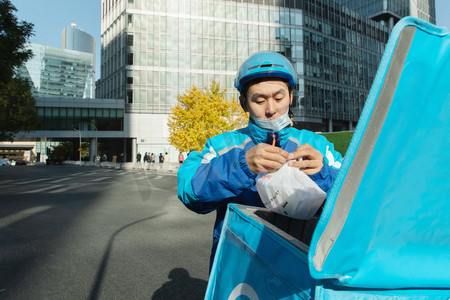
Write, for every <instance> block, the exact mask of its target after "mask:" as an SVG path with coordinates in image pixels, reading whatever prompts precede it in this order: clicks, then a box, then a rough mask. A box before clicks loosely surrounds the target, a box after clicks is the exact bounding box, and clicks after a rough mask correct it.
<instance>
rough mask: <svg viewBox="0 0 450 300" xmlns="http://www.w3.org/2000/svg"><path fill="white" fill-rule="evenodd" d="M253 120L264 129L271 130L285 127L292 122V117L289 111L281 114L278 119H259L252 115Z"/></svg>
mask: <svg viewBox="0 0 450 300" xmlns="http://www.w3.org/2000/svg"><path fill="white" fill-rule="evenodd" d="M252 120H253V122H254V123H255V124H256V125H258V127H261V128H262V129H265V130H269V131H275V132H276V131H280V130H281V129H283V128H284V127H286V126H288V125H289V124H291V119H290V118H289V113H288V111H287V112H286V113H285V114H283V115H281V116H279V117H278V118H276V119H272V120H267V119H258V118H254V117H252Z"/></svg>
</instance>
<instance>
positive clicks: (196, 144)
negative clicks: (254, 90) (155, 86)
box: [168, 81, 248, 152]
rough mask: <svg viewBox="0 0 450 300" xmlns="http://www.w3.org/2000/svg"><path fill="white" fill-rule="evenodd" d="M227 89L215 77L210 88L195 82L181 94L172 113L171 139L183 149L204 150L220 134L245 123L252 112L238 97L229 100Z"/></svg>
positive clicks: (176, 146) (243, 125)
mask: <svg viewBox="0 0 450 300" xmlns="http://www.w3.org/2000/svg"><path fill="white" fill-rule="evenodd" d="M225 95H226V89H223V90H222V89H220V84H219V83H216V82H215V81H213V82H212V83H211V86H210V87H209V88H204V89H198V88H197V87H196V86H193V87H192V88H191V89H190V90H187V91H186V93H185V94H183V95H178V97H177V101H178V104H177V105H176V106H175V107H173V108H172V114H171V115H170V116H169V122H168V127H169V141H170V143H171V144H172V145H173V146H174V147H175V148H177V149H178V150H179V151H182V152H185V151H189V150H194V151H200V150H202V148H203V146H204V145H205V143H206V140H207V139H208V138H210V137H213V136H215V135H217V134H220V133H223V132H227V131H232V130H235V129H238V128H242V127H245V126H246V125H247V122H248V116H247V114H246V113H245V112H244V110H243V109H242V108H241V106H240V105H239V103H238V101H237V100H236V99H235V98H234V97H233V99H232V100H231V101H230V100H227V99H226V97H225Z"/></svg>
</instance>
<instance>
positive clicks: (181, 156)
mask: <svg viewBox="0 0 450 300" xmlns="http://www.w3.org/2000/svg"><path fill="white" fill-rule="evenodd" d="M178 162H179V163H180V165H181V164H182V163H183V162H184V155H183V153H181V152H180V154H178Z"/></svg>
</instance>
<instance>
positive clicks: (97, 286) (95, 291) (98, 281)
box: [89, 213, 163, 300]
mask: <svg viewBox="0 0 450 300" xmlns="http://www.w3.org/2000/svg"><path fill="white" fill-rule="evenodd" d="M162 215H163V214H162V213H161V214H157V215H154V216H151V217H148V218H144V219H141V220H138V221H135V222H132V223H130V224H127V225H125V226H123V227H122V228H120V229H119V230H117V231H116V232H114V234H113V235H112V236H111V238H110V239H109V242H108V247H107V249H106V252H105V254H103V259H102V263H101V265H100V267H99V269H98V271H97V276H96V277H95V282H94V286H93V287H92V289H91V294H90V295H89V299H90V300H95V299H98V298H99V296H100V292H101V287H102V282H103V277H104V275H105V271H106V267H107V265H108V260H109V256H110V254H111V249H112V246H113V244H114V240H115V238H116V237H117V235H118V234H119V233H121V232H122V231H123V230H125V229H127V228H129V227H131V226H133V225H136V224H138V223H141V222H145V221H148V220H151V219H155V218H158V217H160V216H162Z"/></svg>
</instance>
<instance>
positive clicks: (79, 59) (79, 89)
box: [18, 44, 94, 98]
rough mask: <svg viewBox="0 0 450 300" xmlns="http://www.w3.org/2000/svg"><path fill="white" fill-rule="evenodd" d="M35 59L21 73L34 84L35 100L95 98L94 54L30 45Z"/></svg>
mask: <svg viewBox="0 0 450 300" xmlns="http://www.w3.org/2000/svg"><path fill="white" fill-rule="evenodd" d="M28 47H29V48H30V49H31V50H32V51H33V57H32V58H31V59H29V60H28V61H27V62H26V63H25V64H24V66H22V67H21V68H20V69H19V73H18V74H19V76H21V77H24V78H27V79H29V80H30V82H31V83H32V93H33V96H42V97H46V96H50V97H79V98H93V97H94V84H93V82H94V72H93V68H94V56H93V54H92V53H86V52H80V51H74V50H68V49H60V48H55V47H50V46H44V45H38V44H29V46H28Z"/></svg>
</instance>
